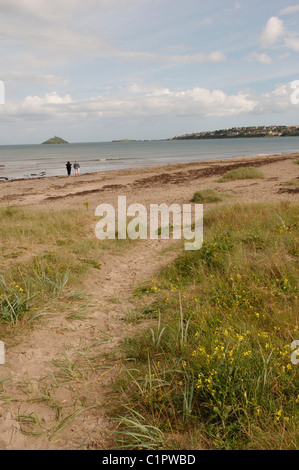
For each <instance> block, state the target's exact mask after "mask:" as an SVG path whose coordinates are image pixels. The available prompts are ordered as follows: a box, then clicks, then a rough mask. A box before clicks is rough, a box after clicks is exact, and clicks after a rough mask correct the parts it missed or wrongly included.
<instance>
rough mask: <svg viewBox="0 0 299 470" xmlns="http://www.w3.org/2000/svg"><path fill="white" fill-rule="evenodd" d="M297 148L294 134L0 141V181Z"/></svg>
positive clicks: (290, 150)
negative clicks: (69, 169) (71, 166)
mask: <svg viewBox="0 0 299 470" xmlns="http://www.w3.org/2000/svg"><path fill="white" fill-rule="evenodd" d="M295 152H299V137H272V138H271V137H269V138H268V137H265V138H242V139H236V138H235V139H219V140H212V139H210V140H209V139H207V140H152V141H133V142H132V141H121V142H86V143H70V144H34V145H2V146H0V181H6V180H11V179H23V178H25V179H26V178H28V179H29V178H30V179H33V178H40V177H45V178H46V177H49V176H63V175H66V167H65V165H66V163H67V161H70V162H72V163H74V162H75V160H78V162H79V163H80V166H81V174H84V173H96V172H102V171H108V170H122V169H129V168H139V167H146V166H157V165H166V164H172V163H187V162H200V161H212V160H217V159H226V158H234V157H239V158H242V157H246V156H261V157H262V156H265V155H272V154H276V155H277V154H283V153H295Z"/></svg>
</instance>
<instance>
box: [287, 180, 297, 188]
mask: <svg viewBox="0 0 299 470" xmlns="http://www.w3.org/2000/svg"><path fill="white" fill-rule="evenodd" d="M285 185H286V186H295V187H296V188H297V187H299V178H298V179H295V180H291V181H287V182H286V183H285Z"/></svg>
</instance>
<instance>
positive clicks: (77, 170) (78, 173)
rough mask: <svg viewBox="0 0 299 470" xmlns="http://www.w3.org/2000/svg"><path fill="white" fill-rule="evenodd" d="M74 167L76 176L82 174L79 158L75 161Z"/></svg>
mask: <svg viewBox="0 0 299 470" xmlns="http://www.w3.org/2000/svg"><path fill="white" fill-rule="evenodd" d="M74 169H75V176H79V175H80V165H79V163H78V160H76V161H75V163H74Z"/></svg>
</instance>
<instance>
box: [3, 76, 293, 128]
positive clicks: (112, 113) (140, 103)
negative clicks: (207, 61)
mask: <svg viewBox="0 0 299 470" xmlns="http://www.w3.org/2000/svg"><path fill="white" fill-rule="evenodd" d="M293 91H294V90H293V89H292V88H291V84H290V83H289V84H282V85H280V86H278V87H276V88H275V89H274V90H272V91H271V92H269V93H264V94H262V95H257V94H255V93H253V92H252V91H249V90H247V91H239V92H238V93H235V94H227V93H225V92H224V91H222V90H219V89H218V90H217V89H215V90H209V89H207V88H201V87H195V88H192V89H186V90H182V91H175V90H170V89H168V88H162V87H158V86H156V85H147V84H143V83H136V84H134V83H133V84H131V85H130V86H129V87H128V88H127V89H122V90H118V91H117V90H114V92H113V90H111V91H109V92H107V93H106V94H104V95H100V96H94V97H92V98H90V99H87V100H78V101H74V100H73V99H72V97H71V96H70V95H69V94H66V95H64V96H60V95H58V94H57V93H56V92H53V93H47V94H45V95H44V96H31V95H30V96H27V97H26V98H25V99H24V100H23V102H22V103H20V104H12V103H7V104H6V105H5V106H4V107H2V108H0V117H1V121H2V122H13V121H15V122H20V121H22V120H23V119H26V120H27V121H30V122H39V121H41V120H48V121H49V120H53V122H55V123H56V125H57V123H58V122H59V121H63V122H68V125H72V123H80V122H81V123H83V122H86V123H88V122H90V123H93V124H94V123H95V122H96V121H97V120H99V119H103V120H104V121H107V120H109V121H110V122H114V124H115V125H120V124H121V123H124V122H128V121H132V120H133V121H134V120H135V121H138V122H147V123H148V122H150V121H151V119H155V120H156V119H162V120H165V119H167V120H172V119H179V118H191V117H196V118H197V117H204V118H213V117H216V118H218V117H233V116H241V115H253V114H254V115H265V114H272V113H284V112H287V111H290V110H294V105H293V104H292V103H291V94H292V93H293Z"/></svg>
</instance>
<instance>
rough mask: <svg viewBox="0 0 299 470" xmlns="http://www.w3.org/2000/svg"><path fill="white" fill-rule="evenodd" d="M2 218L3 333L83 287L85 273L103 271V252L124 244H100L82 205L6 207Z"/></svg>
mask: <svg viewBox="0 0 299 470" xmlns="http://www.w3.org/2000/svg"><path fill="white" fill-rule="evenodd" d="M0 218H1V224H0V239H1V245H0V255H1V257H0V326H1V325H2V326H1V334H4V333H5V329H6V330H7V326H8V325H13V326H15V325H17V324H18V325H19V326H21V323H24V322H25V323H26V322H28V321H30V322H31V320H32V319H36V318H40V312H41V311H44V310H45V309H47V308H48V307H49V306H53V303H54V302H55V301H56V300H57V299H59V298H62V297H63V296H64V295H67V292H68V290H70V289H73V290H75V291H76V290H78V289H81V281H82V278H83V276H84V275H85V273H86V272H87V271H88V270H90V269H94V270H100V269H101V258H102V256H103V253H104V252H106V251H107V250H108V251H110V252H113V253H114V252H116V253H118V251H119V250H122V251H123V250H124V249H125V247H126V246H127V244H126V242H127V240H123V241H119V240H103V241H100V240H98V239H97V238H96V236H95V233H94V228H95V225H96V222H97V219H96V217H95V216H94V215H93V214H92V213H91V212H89V211H86V209H85V208H84V207H83V208H81V209H78V210H61V211H54V210H34V209H29V208H17V207H6V208H2V209H0ZM119 244H121V247H120V246H119ZM55 308H56V307H55Z"/></svg>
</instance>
